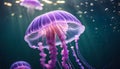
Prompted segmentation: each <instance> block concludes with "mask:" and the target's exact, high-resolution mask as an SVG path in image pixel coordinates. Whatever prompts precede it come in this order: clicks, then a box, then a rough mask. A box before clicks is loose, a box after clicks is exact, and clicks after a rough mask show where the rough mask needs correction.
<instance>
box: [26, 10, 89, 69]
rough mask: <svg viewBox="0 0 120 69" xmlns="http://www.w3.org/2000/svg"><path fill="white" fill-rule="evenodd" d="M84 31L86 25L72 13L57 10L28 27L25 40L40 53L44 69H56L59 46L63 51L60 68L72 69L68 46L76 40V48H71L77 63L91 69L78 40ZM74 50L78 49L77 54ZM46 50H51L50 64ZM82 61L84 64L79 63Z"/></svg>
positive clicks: (40, 17)
mask: <svg viewBox="0 0 120 69" xmlns="http://www.w3.org/2000/svg"><path fill="white" fill-rule="evenodd" d="M84 30H85V27H84V25H82V24H81V22H80V21H79V20H78V19H77V18H76V17H75V16H73V15H72V14H71V13H68V12H66V11H63V10H55V11H51V12H48V13H45V14H42V15H40V16H38V17H36V18H35V19H34V20H33V21H32V22H31V24H30V25H29V26H28V29H27V31H26V34H25V37H24V39H25V41H26V42H27V43H28V45H29V46H30V47H31V48H33V49H38V50H39V51H40V56H41V58H40V63H41V65H42V66H43V68H47V69H54V68H55V66H56V62H57V61H59V60H57V54H58V53H57V48H56V46H59V45H60V46H61V48H62V49H63V50H62V51H61V55H62V62H61V64H60V63H59V62H58V63H59V65H61V66H60V67H63V68H64V69H72V64H71V61H70V60H69V51H68V50H67V47H68V46H67V44H68V43H70V42H72V41H74V40H75V42H76V47H73V46H71V49H72V52H73V56H74V57H75V58H76V62H77V63H78V65H79V67H80V68H82V69H84V66H83V64H84V65H85V66H87V67H88V68H89V69H90V68H91V66H90V65H89V64H88V63H87V62H86V61H85V62H84V59H83V57H81V54H80V52H79V50H78V43H77V40H78V38H79V36H80V35H81V34H82V33H83V32H84ZM74 48H76V50H77V51H76V53H77V54H76V53H75V50H74ZM44 49H47V50H49V54H50V60H49V61H48V63H45V62H46V55H47V54H45V52H44ZM77 56H78V57H77ZM78 58H79V59H78ZM80 59H81V61H82V62H83V63H82V62H80V61H79V60H80Z"/></svg>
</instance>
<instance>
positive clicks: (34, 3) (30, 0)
mask: <svg viewBox="0 0 120 69" xmlns="http://www.w3.org/2000/svg"><path fill="white" fill-rule="evenodd" d="M20 5H21V6H24V7H26V8H27V11H28V12H29V13H30V12H31V13H34V9H36V10H42V9H43V8H42V6H41V3H40V2H39V0H23V1H21V3H20Z"/></svg>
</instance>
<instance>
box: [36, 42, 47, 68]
mask: <svg viewBox="0 0 120 69" xmlns="http://www.w3.org/2000/svg"><path fill="white" fill-rule="evenodd" d="M38 45H39V48H38V50H39V51H40V54H39V55H40V56H41V58H40V63H41V65H42V67H43V69H44V68H45V65H46V63H45V61H46V59H45V58H46V54H45V53H44V50H43V46H42V43H41V42H39V43H38Z"/></svg>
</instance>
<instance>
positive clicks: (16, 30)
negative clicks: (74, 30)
mask: <svg viewBox="0 0 120 69" xmlns="http://www.w3.org/2000/svg"><path fill="white" fill-rule="evenodd" d="M18 1H19V0H1V1H0V69H9V68H10V66H11V64H12V63H13V62H15V61H19V60H24V61H27V62H28V63H30V65H31V67H32V69H41V66H40V62H39V59H40V56H39V51H38V50H34V49H31V48H30V47H29V46H28V44H27V43H26V42H25V41H24V36H25V31H26V29H27V27H28V25H29V24H30V22H31V21H32V20H33V19H34V18H35V17H36V16H39V15H41V14H44V13H46V12H49V11H52V10H58V9H59V10H65V11H68V12H70V13H71V14H73V15H74V16H76V17H77V18H78V19H79V20H80V21H81V23H82V24H83V25H84V26H85V32H84V33H83V34H82V35H81V36H80V39H79V49H80V52H81V54H82V56H83V57H84V58H85V59H86V61H87V62H88V63H89V64H90V65H91V66H93V67H94V68H95V69H120V1H119V0H62V1H64V2H63V3H56V2H57V0H49V1H51V2H52V3H47V2H45V1H44V0H39V1H40V2H41V3H42V5H43V10H40V11H38V10H35V12H34V13H33V14H30V13H28V12H27V9H26V8H25V7H22V6H20V5H19V2H18ZM59 1H61V0H59ZM6 3H9V4H6ZM68 46H69V45H68ZM58 52H60V50H59V49H58ZM72 63H76V62H74V61H73V62H72ZM74 65H75V64H74ZM75 69H78V68H77V66H76V68H75Z"/></svg>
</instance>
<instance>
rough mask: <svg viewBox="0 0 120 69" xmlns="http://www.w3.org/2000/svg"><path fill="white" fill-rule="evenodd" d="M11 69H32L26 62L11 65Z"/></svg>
mask: <svg viewBox="0 0 120 69" xmlns="http://www.w3.org/2000/svg"><path fill="white" fill-rule="evenodd" d="M10 69H31V66H30V64H29V63H28V62H26V61H17V62H14V63H13V64H12V65H11V67H10Z"/></svg>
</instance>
